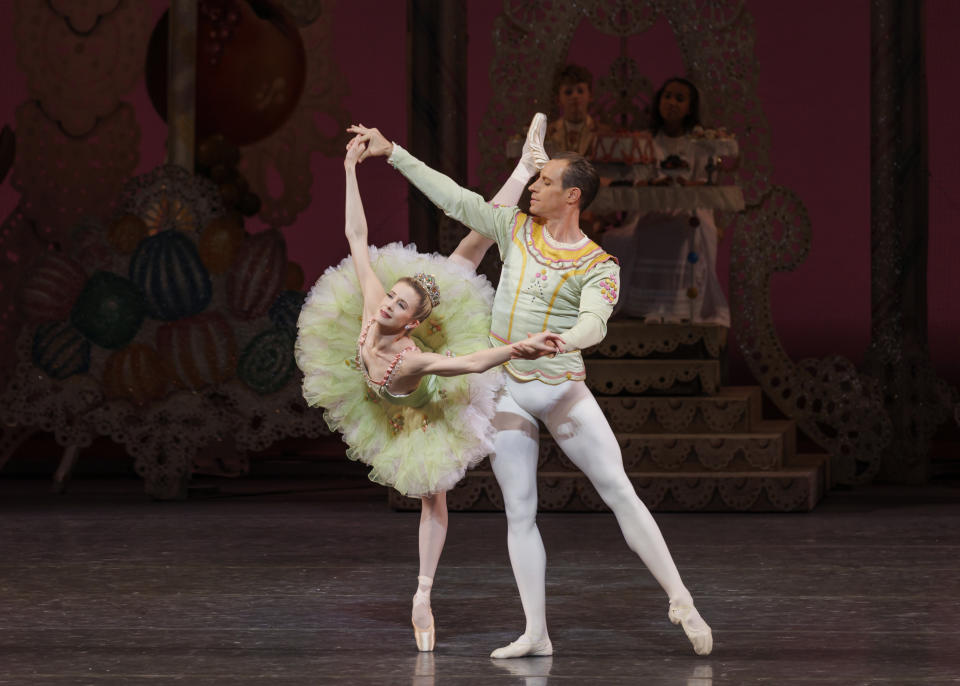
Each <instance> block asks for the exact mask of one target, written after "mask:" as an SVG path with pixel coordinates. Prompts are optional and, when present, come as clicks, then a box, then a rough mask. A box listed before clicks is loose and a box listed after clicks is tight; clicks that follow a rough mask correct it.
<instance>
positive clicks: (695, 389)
mask: <svg viewBox="0 0 960 686" xmlns="http://www.w3.org/2000/svg"><path fill="white" fill-rule="evenodd" d="M585 362H586V366H587V386H588V387H589V388H590V390H592V391H593V392H595V393H598V394H600V395H627V394H629V395H639V394H641V393H648V394H658V395H664V394H673V395H704V394H705V395H714V394H715V393H716V392H717V390H718V389H719V388H720V363H719V362H717V361H716V360H604V359H587V360H585Z"/></svg>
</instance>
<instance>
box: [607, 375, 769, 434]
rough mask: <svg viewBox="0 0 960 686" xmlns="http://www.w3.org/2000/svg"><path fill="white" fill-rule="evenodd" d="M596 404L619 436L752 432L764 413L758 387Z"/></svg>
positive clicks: (618, 398) (614, 398)
mask: <svg viewBox="0 0 960 686" xmlns="http://www.w3.org/2000/svg"><path fill="white" fill-rule="evenodd" d="M597 403H598V404H599V405H600V407H601V409H603V413H604V414H605V415H606V417H607V421H609V422H610V426H611V428H612V429H613V430H614V431H615V432H617V433H621V432H623V433H692V434H700V433H706V432H711V431H712V432H723V433H731V432H749V431H750V430H751V428H752V427H754V426H756V425H757V424H758V423H759V422H760V421H761V419H762V416H761V413H762V409H763V408H762V396H761V391H760V387H759V386H736V387H726V388H720V389H718V391H717V394H716V395H712V396H693V397H691V396H680V397H675V396H598V397H597Z"/></svg>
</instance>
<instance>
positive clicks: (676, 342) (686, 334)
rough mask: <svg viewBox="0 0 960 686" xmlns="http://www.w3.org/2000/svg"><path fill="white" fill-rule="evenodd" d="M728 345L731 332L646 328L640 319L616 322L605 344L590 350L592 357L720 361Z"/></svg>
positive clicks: (706, 328)
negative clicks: (689, 357)
mask: <svg viewBox="0 0 960 686" xmlns="http://www.w3.org/2000/svg"><path fill="white" fill-rule="evenodd" d="M726 344H727V328H726V327H724V326H715V325H710V324H644V323H643V321H642V320H639V319H620V320H613V321H611V322H609V323H608V324H607V335H606V337H605V338H604V339H603V341H602V342H601V343H600V344H598V345H595V346H593V347H592V348H588V349H587V350H585V351H584V354H585V355H587V356H591V357H608V358H623V357H633V358H644V357H649V356H651V355H657V356H664V355H684V354H686V355H690V356H692V357H694V358H709V359H717V358H719V357H720V353H721V351H722V350H723V348H724V347H725V346H726Z"/></svg>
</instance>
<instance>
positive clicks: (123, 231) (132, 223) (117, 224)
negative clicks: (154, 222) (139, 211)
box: [107, 214, 147, 255]
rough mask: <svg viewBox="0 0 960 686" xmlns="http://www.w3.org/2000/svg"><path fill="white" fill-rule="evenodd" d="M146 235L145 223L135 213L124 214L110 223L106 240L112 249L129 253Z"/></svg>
mask: <svg viewBox="0 0 960 686" xmlns="http://www.w3.org/2000/svg"><path fill="white" fill-rule="evenodd" d="M146 237H147V225H146V223H144V221H143V220H142V219H141V218H140V217H138V216H137V215H135V214H125V215H123V216H121V217H119V218H118V219H117V220H116V221H114V222H113V223H112V224H110V228H108V229H107V240H108V241H109V242H110V245H112V246H113V247H114V249H115V250H116V251H117V252H119V253H122V254H124V255H129V254H130V253H132V252H133V251H134V249H135V248H136V247H137V246H138V245H140V241H142V240H143V239H144V238H146Z"/></svg>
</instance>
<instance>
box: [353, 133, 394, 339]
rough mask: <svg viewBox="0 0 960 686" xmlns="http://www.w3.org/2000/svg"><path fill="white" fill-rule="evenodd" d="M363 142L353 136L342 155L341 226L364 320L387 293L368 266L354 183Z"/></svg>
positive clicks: (363, 223)
mask: <svg viewBox="0 0 960 686" xmlns="http://www.w3.org/2000/svg"><path fill="white" fill-rule="evenodd" d="M365 147H366V146H365V145H364V144H363V143H361V142H359V141H358V140H357V138H356V137H354V138H353V139H351V141H350V142H349V143H347V154H346V156H345V157H344V158H343V169H344V171H345V172H346V177H347V199H346V205H345V208H344V228H343V231H344V233H345V234H346V236H347V242H348V243H349V244H350V254H351V255H353V268H354V269H355V270H356V272H357V278H358V279H359V280H360V291H361V292H362V293H363V320H364V321H366V320H368V319H370V318H371V317H373V316H374V314H375V313H376V311H377V308H378V307H379V306H380V303H381V302H382V301H383V298H384V296H385V295H386V292H385V291H384V289H383V284H382V283H380V279H379V278H377V275H376V274H375V273H374V272H373V267H372V266H371V265H370V249H369V246H368V245H367V217H366V215H365V214H364V212H363V201H362V200H361V199H360V186H359V185H358V184H357V159H358V158H359V157H360V155H361V153H362V152H363V151H364V149H365Z"/></svg>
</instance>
